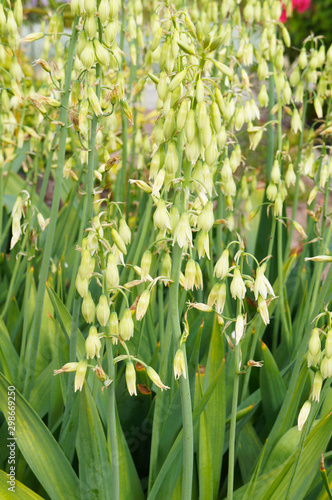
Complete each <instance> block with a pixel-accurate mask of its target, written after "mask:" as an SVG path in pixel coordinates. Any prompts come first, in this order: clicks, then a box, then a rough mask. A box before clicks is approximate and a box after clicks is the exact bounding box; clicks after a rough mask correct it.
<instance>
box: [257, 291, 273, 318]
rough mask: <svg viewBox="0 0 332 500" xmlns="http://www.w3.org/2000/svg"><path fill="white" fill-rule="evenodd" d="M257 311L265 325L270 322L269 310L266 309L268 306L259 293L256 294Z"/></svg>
mask: <svg viewBox="0 0 332 500" xmlns="http://www.w3.org/2000/svg"><path fill="white" fill-rule="evenodd" d="M257 311H258V312H259V314H260V316H261V318H262V320H263V322H264V323H265V325H268V324H269V323H270V316H269V310H268V307H267V302H266V300H265V299H264V298H263V297H262V296H261V295H259V296H258V307H257Z"/></svg>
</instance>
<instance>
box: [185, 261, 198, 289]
mask: <svg viewBox="0 0 332 500" xmlns="http://www.w3.org/2000/svg"><path fill="white" fill-rule="evenodd" d="M184 277H185V289H186V290H193V289H194V285H195V277H196V264H195V261H194V259H189V260H188V262H187V264H186V268H185V271H184Z"/></svg>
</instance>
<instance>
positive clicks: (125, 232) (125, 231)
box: [119, 218, 131, 245]
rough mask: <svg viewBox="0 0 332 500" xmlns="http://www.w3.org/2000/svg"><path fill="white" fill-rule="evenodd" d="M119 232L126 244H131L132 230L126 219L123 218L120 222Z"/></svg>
mask: <svg viewBox="0 0 332 500" xmlns="http://www.w3.org/2000/svg"><path fill="white" fill-rule="evenodd" d="M119 234H120V237H121V238H122V240H123V243H124V244H125V245H129V243H130V242H131V231H130V228H129V226H128V224H127V222H126V219H124V218H122V219H120V222H119Z"/></svg>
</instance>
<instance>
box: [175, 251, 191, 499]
mask: <svg viewBox="0 0 332 500" xmlns="http://www.w3.org/2000/svg"><path fill="white" fill-rule="evenodd" d="M181 262H182V249H181V248H180V247H179V246H178V245H177V244H176V245H174V250H173V266H172V275H171V278H172V281H173V283H171V284H170V286H169V302H170V304H169V307H170V309H169V310H170V318H171V324H172V330H173V338H174V345H175V349H177V348H178V347H179V344H180V339H181V327H180V318H179V309H178V307H179V279H180V270H181ZM184 354H185V362H186V372H187V378H184V377H183V376H181V377H180V380H179V385H180V397H181V409H182V422H183V469H182V496H181V498H182V500H188V499H190V498H191V491H192V480H193V456H194V436H193V422H192V408H191V396H190V386H189V378H188V376H189V375H188V366H187V360H186V352H185V349H184Z"/></svg>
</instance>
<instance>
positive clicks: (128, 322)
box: [119, 309, 134, 340]
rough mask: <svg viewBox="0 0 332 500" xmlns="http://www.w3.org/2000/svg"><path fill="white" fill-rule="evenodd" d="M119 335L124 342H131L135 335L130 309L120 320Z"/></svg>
mask: <svg viewBox="0 0 332 500" xmlns="http://www.w3.org/2000/svg"><path fill="white" fill-rule="evenodd" d="M119 334H120V337H121V338H122V339H123V340H129V339H130V338H131V337H132V336H133V335H134V322H133V318H132V315H131V310H130V309H126V310H125V311H124V313H123V316H122V318H121V319H120V326H119Z"/></svg>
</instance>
